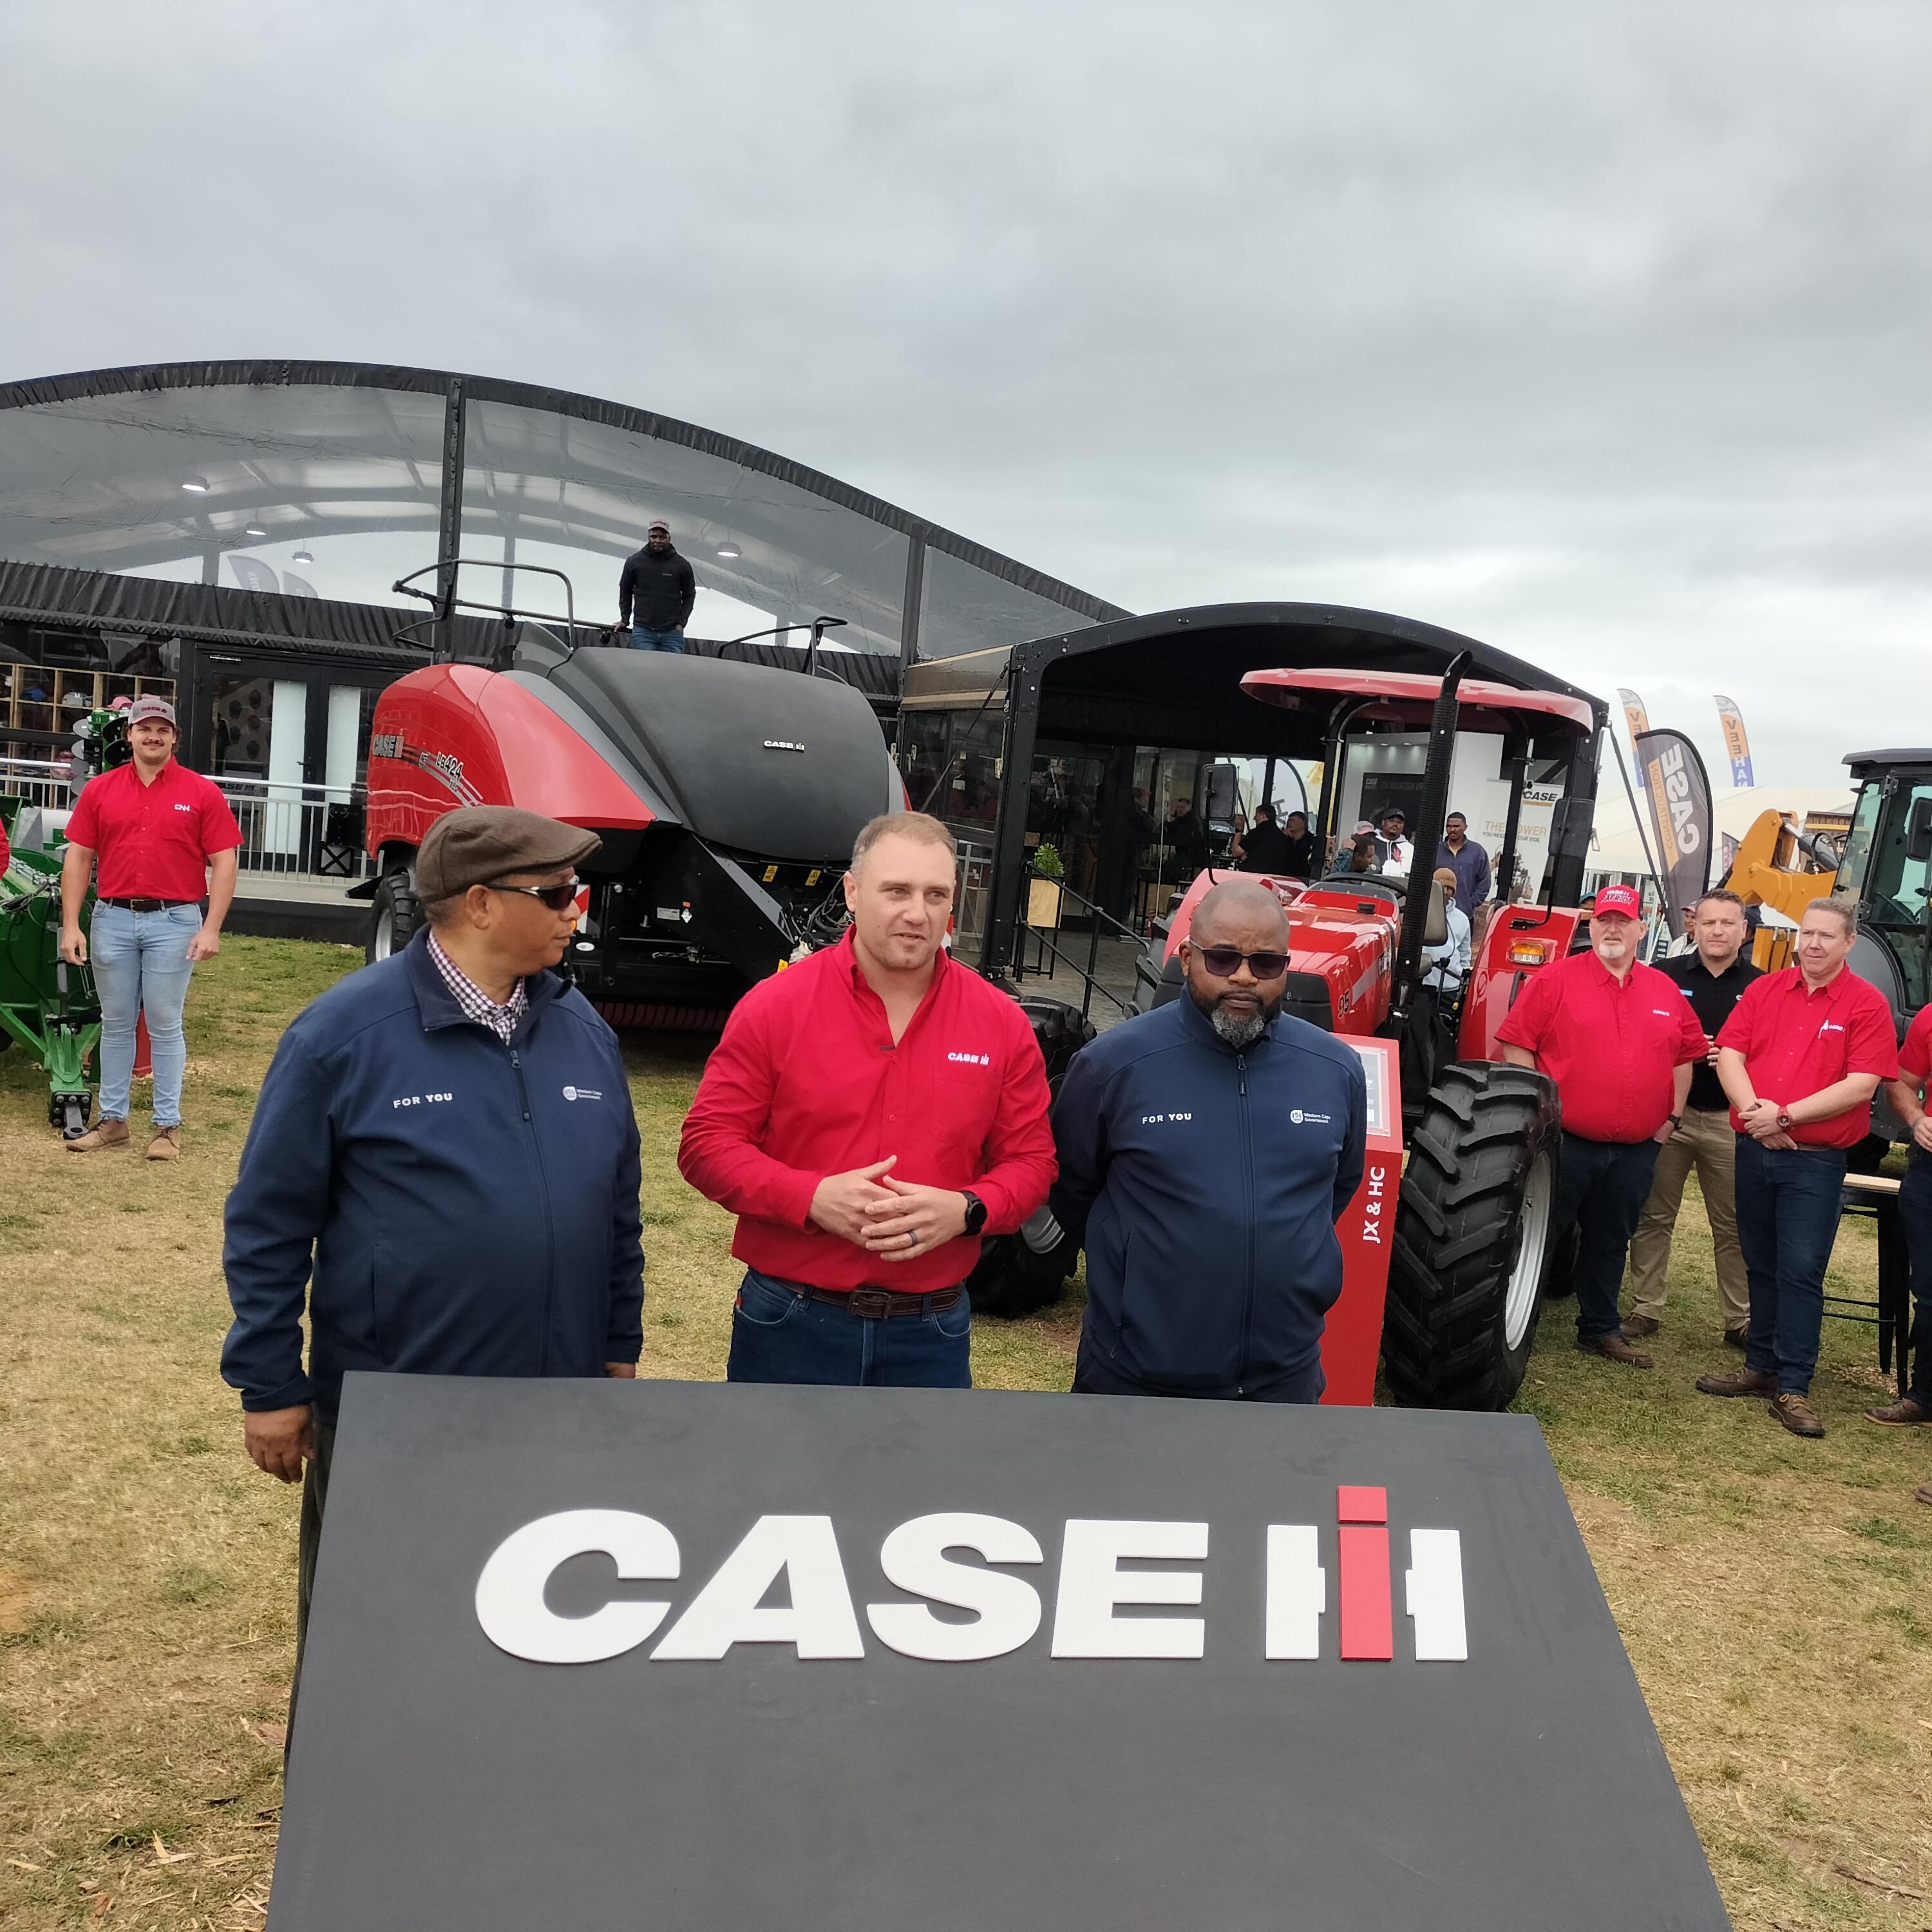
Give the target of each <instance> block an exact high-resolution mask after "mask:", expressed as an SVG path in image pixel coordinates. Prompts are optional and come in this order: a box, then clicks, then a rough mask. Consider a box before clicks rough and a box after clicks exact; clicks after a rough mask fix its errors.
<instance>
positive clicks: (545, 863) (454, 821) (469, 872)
mask: <svg viewBox="0 0 1932 1932" xmlns="http://www.w3.org/2000/svg"><path fill="white" fill-rule="evenodd" d="M603 842H604V841H603V840H602V839H601V838H598V835H596V833H595V832H586V831H585V830H584V829H583V827H582V826H580V825H563V824H559V823H558V821H557V820H556V819H554V818H546V817H544V815H543V814H542V813H541V812H538V811H519V810H518V809H517V807H516V806H514V805H463V806H461V807H460V808H458V810H456V811H446V812H445V813H444V814H443V816H442V817H440V818H439V819H438V820H437V821H436V823H434V825H432V826H431V827H430V829H429V830H428V832H426V833H425V834H424V835H423V842H422V850H420V851H419V852H418V853H417V854H416V892H417V894H418V895H419V897H421V898H425V899H447V898H455V896H456V895H457V894H458V892H467V891H468V890H469V888H470V887H471V886H491V885H494V884H496V883H497V881H498V880H502V879H507V878H508V877H510V876H511V874H512V873H515V872H553V871H556V870H557V868H559V866H563V865H575V864H576V863H577V861H578V860H579V859H587V858H589V856H590V855H591V853H593V852H594V851H595V850H597V848H598V846H600V845H601V844H603Z"/></svg>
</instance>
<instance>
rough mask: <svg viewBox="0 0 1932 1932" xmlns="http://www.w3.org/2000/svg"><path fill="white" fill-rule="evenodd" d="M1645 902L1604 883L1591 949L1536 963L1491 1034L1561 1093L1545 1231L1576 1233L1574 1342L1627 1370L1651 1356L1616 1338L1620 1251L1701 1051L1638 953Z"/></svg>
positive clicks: (1696, 1031) (1685, 1010)
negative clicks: (1557, 1156) (1558, 1159)
mask: <svg viewBox="0 0 1932 1932" xmlns="http://www.w3.org/2000/svg"><path fill="white" fill-rule="evenodd" d="M1642 910H1643V901H1641V900H1640V898H1638V897H1637V893H1636V892H1634V890H1633V889H1631V887H1630V886H1604V888H1603V889H1602V890H1601V891H1600V892H1598V895H1597V898H1596V904H1595V909H1594V910H1592V913H1591V914H1590V950H1589V952H1588V953H1572V954H1571V956H1569V957H1568V959H1562V960H1559V961H1558V962H1557V963H1556V965H1554V966H1546V967H1544V968H1543V969H1542V970H1541V971H1540V972H1538V974H1536V975H1535V977H1533V978H1532V980H1530V982H1529V985H1528V986H1526V988H1525V989H1523V997H1522V998H1521V999H1520V1000H1519V1001H1517V1003H1516V1005H1515V1006H1514V1008H1512V1009H1511V1013H1510V1016H1509V1017H1508V1019H1506V1020H1505V1021H1504V1022H1503V1024H1502V1028H1501V1029H1500V1030H1499V1032H1498V1034H1497V1035H1496V1037H1497V1038H1498V1040H1500V1041H1501V1042H1502V1046H1503V1052H1504V1057H1505V1058H1506V1059H1507V1060H1508V1061H1510V1063H1511V1064H1512V1065H1513V1066H1517V1067H1535V1068H1536V1069H1537V1070H1538V1071H1539V1072H1541V1073H1547V1074H1548V1075H1549V1076H1550V1079H1553V1081H1555V1082H1556V1092H1557V1097H1558V1098H1559V1100H1561V1101H1562V1103H1563V1157H1562V1172H1561V1173H1560V1174H1559V1176H1558V1178H1557V1184H1556V1203H1555V1205H1554V1206H1553V1208H1552V1209H1551V1211H1550V1238H1551V1239H1552V1240H1553V1241H1561V1240H1562V1238H1563V1237H1564V1236H1565V1235H1567V1234H1568V1232H1569V1231H1570V1230H1571V1228H1572V1227H1574V1228H1575V1229H1577V1232H1578V1234H1579V1235H1580V1247H1579V1250H1578V1253H1577V1273H1576V1283H1575V1285H1576V1289H1577V1347H1578V1348H1580V1349H1582V1350H1583V1352H1584V1353H1585V1354H1586V1355H1601V1356H1603V1357H1604V1359H1605V1360H1606V1361H1613V1362H1622V1363H1624V1364H1626V1365H1627V1366H1628V1367H1631V1368H1634V1369H1647V1368H1649V1367H1650V1366H1651V1359H1650V1358H1649V1356H1648V1355H1644V1354H1643V1353H1642V1352H1640V1351H1639V1350H1637V1349H1634V1348H1632V1347H1631V1345H1630V1343H1628V1341H1626V1340H1625V1339H1624V1335H1623V1323H1622V1319H1621V1318H1620V1317H1619V1315H1618V1313H1617V1295H1618V1292H1619V1289H1621V1288H1622V1285H1623V1276H1624V1256H1625V1253H1626V1252H1627V1251H1628V1249H1629V1247H1630V1239H1631V1235H1632V1234H1633V1233H1634V1232H1635V1231H1636V1228H1637V1217H1638V1216H1639V1215H1640V1214H1642V1213H1643V1204H1644V1202H1646V1200H1648V1199H1649V1197H1650V1187H1651V1181H1652V1178H1653V1177H1654V1176H1655V1172H1656V1169H1657V1152H1658V1148H1659V1147H1661V1145H1663V1143H1664V1142H1666V1141H1667V1140H1668V1139H1670V1136H1671V1134H1672V1133H1673V1132H1674V1131H1675V1130H1676V1127H1677V1124H1678V1123H1679V1121H1681V1120H1682V1118H1683V1115H1684V1103H1685V1095H1686V1094H1688V1093H1689V1092H1690V1091H1691V1069H1692V1067H1694V1066H1695V1065H1696V1064H1697V1062H1698V1061H1700V1060H1702V1059H1703V1057H1704V1053H1705V1045H1704V1035H1703V1031H1702V1030H1701V1029H1700V1028H1699V1026H1698V1025H1697V1018H1696V1016H1695V1015H1694V1014H1693V1013H1691V1010H1690V1007H1689V1004H1688V1002H1687V1001H1685V998H1684V996H1683V995H1682V993H1680V992H1679V991H1678V990H1677V989H1676V987H1675V986H1673V985H1672V984H1671V983H1670V980H1667V979H1666V978H1665V977H1664V975H1663V974H1661V973H1660V972H1658V970H1657V969H1656V968H1655V967H1654V966H1646V965H1643V964H1642V963H1641V962H1640V961H1639V960H1638V959H1637V946H1638V942H1639V941H1640V940H1641V939H1642V938H1643V926H1642V924H1641V923H1640V917H1639V915H1640V913H1641V912H1642Z"/></svg>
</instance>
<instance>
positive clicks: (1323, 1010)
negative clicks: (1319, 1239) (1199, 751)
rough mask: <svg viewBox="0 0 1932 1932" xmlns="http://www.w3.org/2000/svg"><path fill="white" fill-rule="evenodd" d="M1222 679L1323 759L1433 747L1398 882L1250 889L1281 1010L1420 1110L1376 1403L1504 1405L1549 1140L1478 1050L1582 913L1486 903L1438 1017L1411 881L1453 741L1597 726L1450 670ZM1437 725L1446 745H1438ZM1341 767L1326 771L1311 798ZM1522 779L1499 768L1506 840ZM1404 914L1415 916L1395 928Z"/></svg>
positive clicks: (1579, 940) (1568, 943) (1422, 872)
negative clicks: (1308, 721) (1369, 1044)
mask: <svg viewBox="0 0 1932 1932" xmlns="http://www.w3.org/2000/svg"><path fill="white" fill-rule="evenodd" d="M1241 683H1242V688H1243V689H1244V691H1247V692H1248V694H1250V696H1251V697H1255V698H1257V699H1259V700H1261V701H1262V703H1268V704H1274V705H1279V706H1282V707H1283V709H1288V710H1291V711H1299V712H1315V713H1318V714H1320V715H1323V716H1324V718H1325V719H1328V720H1333V719H1337V718H1342V720H1343V728H1342V730H1340V732H1339V733H1335V734H1334V736H1335V739H1336V740H1337V742H1336V752H1337V754H1338V755H1339V757H1340V759H1341V760H1346V759H1347V757H1349V753H1350V752H1351V751H1352V750H1354V751H1360V750H1361V749H1364V748H1367V747H1368V746H1370V745H1372V744H1373V737H1372V736H1371V735H1370V734H1371V733H1372V732H1373V731H1374V730H1377V729H1381V730H1386V729H1387V728H1388V727H1391V726H1395V727H1404V726H1406V727H1412V728H1414V727H1422V726H1425V725H1427V726H1430V727H1432V730H1433V736H1435V737H1436V739H1438V740H1439V742H1432V745H1431V746H1430V760H1429V763H1428V766H1427V770H1426V772H1425V777H1424V785H1423V790H1422V801H1421V806H1420V808H1419V811H1418V813H1417V814H1415V816H1416V817H1417V819H1418V822H1417V823H1415V825H1413V826H1412V828H1411V829H1412V834H1413V844H1414V847H1415V858H1414V861H1413V863H1412V867H1411V868H1410V870H1409V873H1408V874H1407V876H1406V877H1389V876H1387V875H1386V874H1383V873H1382V872H1379V871H1376V872H1370V873H1364V874H1356V875H1352V876H1350V877H1346V878H1336V877H1331V878H1327V879H1321V880H1313V881H1304V880H1287V879H1283V880H1271V881H1270V882H1269V883H1271V884H1272V885H1273V886H1274V888H1275V889H1276V891H1277V892H1278V893H1279V894H1280V896H1281V898H1282V900H1283V904H1284V907H1285V908H1286V912H1287V915H1288V920H1289V931H1290V933H1291V935H1292V965H1291V967H1290V971H1289V991H1288V998H1287V1001H1286V1005H1285V1007H1284V1009H1283V1010H1284V1011H1286V1012H1289V1013H1295V1014H1296V1015H1297V1016H1299V1017H1301V1018H1303V1019H1307V1020H1310V1021H1311V1022H1313V1024H1315V1025H1318V1026H1320V1027H1322V1028H1323V1029H1324V1030H1325V1031H1329V1032H1333V1033H1336V1034H1344V1035H1353V1036H1356V1037H1361V1038H1378V1037H1379V1038H1385V1039H1394V1040H1395V1041H1396V1042H1397V1044H1398V1047H1399V1050H1400V1064H1401V1068H1402V1074H1403V1091H1404V1093H1405V1094H1406V1095H1409V1096H1420V1097H1421V1098H1420V1100H1412V1101H1411V1103H1409V1106H1407V1107H1406V1109H1405V1113H1406V1120H1405V1128H1406V1133H1405V1139H1406V1142H1407V1144H1408V1148H1409V1162H1408V1164H1407V1166H1406V1170H1405V1172H1404V1173H1403V1181H1402V1188H1401V1192H1400V1196H1399V1197H1398V1201H1397V1214H1396V1231H1395V1241H1394V1247H1393V1249H1392V1250H1391V1258H1390V1268H1389V1279H1388V1299H1387V1304H1386V1307H1385V1316H1384V1322H1383V1328H1382V1364H1383V1369H1384V1372H1385V1374H1386V1376H1387V1377H1388V1383H1389V1386H1390V1388H1391V1392H1392V1393H1393V1394H1394V1395H1395V1397H1396V1398H1397V1400H1398V1401H1400V1402H1403V1403H1408V1404H1411V1405H1413V1406H1420V1407H1427V1408H1434V1409H1442V1408H1455V1409H1502V1408H1504V1407H1505V1406H1507V1405H1508V1403H1509V1401H1510V1400H1511V1397H1513V1396H1514V1394H1515V1393H1516V1391H1517V1388H1518V1387H1519V1386H1520V1384H1521V1382H1522V1381H1523V1371H1524V1369H1525V1367H1526V1365H1527V1364H1528V1361H1529V1352H1530V1349H1531V1346H1532V1343H1533V1342H1534V1341H1535V1335H1536V1326H1537V1319H1538V1315H1539V1313H1540V1312H1541V1306H1542V1301H1543V1297H1544V1294H1545V1292H1547V1290H1548V1289H1550V1287H1551V1286H1553V1285H1560V1276H1561V1274H1562V1273H1563V1272H1565V1271H1563V1270H1562V1269H1560V1268H1556V1267H1554V1266H1553V1265H1554V1264H1555V1263H1556V1262H1557V1259H1558V1257H1557V1256H1556V1251H1555V1247H1554V1244H1553V1243H1552V1241H1551V1239H1550V1235H1551V1229H1550V1209H1551V1207H1552V1205H1553V1202H1554V1199H1555V1195H1556V1172H1557V1163H1558V1161H1559V1158H1560V1148H1561V1139H1562V1135H1561V1122H1560V1118H1559V1111H1558V1108H1557V1104H1556V1091H1555V1088H1554V1087H1553V1085H1552V1083H1551V1082H1550V1081H1549V1080H1548V1079H1547V1078H1545V1077H1544V1076H1543V1075H1541V1074H1539V1073H1532V1072H1530V1071H1529V1070H1527V1069H1525V1068H1522V1067H1509V1066H1505V1065H1504V1064H1502V1048H1501V1047H1500V1046H1499V1045H1498V1043H1497V1040H1496V1034H1497V1030H1498V1029H1499V1028H1500V1027H1501V1025H1502V1022H1503V1019H1504V1017H1505V1015H1507V1014H1508V1011H1509V1010H1510V1007H1511V1005H1512V1004H1514V1002H1515V1001H1516V999H1517V997H1518V995H1520V993H1521V992H1522V989H1523V983H1524V981H1525V980H1526V979H1527V978H1528V977H1529V975H1531V974H1533V973H1535V972H1537V971H1539V970H1541V968H1544V967H1545V966H1547V965H1550V963H1551V962H1553V961H1555V960H1557V959H1562V957H1563V956H1565V954H1566V953H1568V952H1570V951H1571V950H1572V949H1573V948H1574V947H1577V946H1580V945H1581V944H1584V943H1585V941H1586V915H1585V914H1583V913H1581V912H1580V911H1578V910H1574V908H1565V907H1556V906H1550V905H1547V904H1529V905H1520V904H1507V903H1505V904H1497V905H1496V906H1495V907H1493V908H1492V909H1491V914H1490V916H1489V917H1488V918H1487V920H1486V922H1485V923H1484V927H1483V929H1482V932H1481V937H1480V939H1479V940H1478V943H1477V944H1476V945H1475V947H1474V949H1473V952H1472V960H1471V964H1470V970H1469V973H1468V974H1467V976H1466V978H1465V979H1464V980H1463V982H1462V983H1461V985H1460V986H1459V987H1458V988H1457V989H1455V992H1454V997H1453V998H1451V999H1449V1000H1448V1001H1444V1000H1442V999H1441V998H1438V997H1437V996H1436V995H1434V994H1433V992H1432V989H1430V988H1429V987H1428V986H1426V985H1425V984H1424V980H1423V975H1422V974H1421V971H1419V968H1420V966H1421V963H1422V962H1421V952H1422V949H1423V947H1424V946H1427V945H1431V944H1441V943H1442V941H1443V940H1444V938H1445V935H1446V932H1447V925H1446V918H1445V912H1446V908H1445V892H1444V888H1443V887H1442V886H1440V885H1438V884H1436V883H1434V882H1433V879H1432V877H1431V874H1433V872H1434V871H1435V870H1436V856H1437V851H1438V847H1439V843H1440V841H1441V838H1442V820H1443V817H1444V814H1445V810H1446V805H1445V797H1444V793H1445V789H1446V786H1447V782H1448V769H1449V763H1448V757H1446V756H1445V755H1444V754H1445V751H1447V750H1448V741H1449V739H1450V738H1451V736H1454V735H1456V734H1461V735H1464V736H1466V735H1468V734H1472V733H1488V734H1493V735H1495V736H1500V737H1502V738H1505V739H1517V740H1518V741H1519V742H1526V741H1529V740H1532V739H1533V740H1535V741H1536V742H1539V743H1540V744H1541V745H1543V746H1544V747H1545V748H1547V747H1548V746H1549V745H1550V743H1551V741H1552V740H1553V739H1560V738H1562V737H1565V736H1570V737H1573V738H1574V739H1576V740H1577V741H1578V742H1579V743H1580V744H1581V745H1589V744H1590V743H1591V742H1592V740H1593V739H1594V738H1595V733H1596V730H1597V725H1598V721H1597V718H1595V715H1594V712H1593V708H1592V705H1591V704H1590V703H1589V702H1588V701H1587V700H1584V699H1582V698H1579V697H1575V696H1573V695H1571V694H1567V693H1564V692H1560V691H1535V690H1520V689H1516V688H1511V687H1510V686H1508V685H1501V684H1497V683H1493V682H1487V681H1481V680H1478V679H1460V678H1458V677H1457V676H1456V675H1455V673H1454V667H1452V668H1451V673H1450V674H1449V675H1448V676H1443V677H1436V676H1427V675H1423V674H1418V673H1400V672H1389V671H1368V670H1325V669H1310V670H1262V671H1254V672H1251V673H1249V674H1248V675H1247V676H1246V677H1244V679H1242V681H1241ZM1444 712H1447V713H1448V717H1449V720H1450V721H1451V730H1450V731H1448V732H1444V731H1442V730H1441V729H1440V726H1441V724H1442V716H1441V714H1442V713H1444ZM1343 769H1346V766H1345V765H1344V766H1338V767H1334V768H1331V771H1330V772H1329V773H1328V788H1329V790H1330V791H1331V793H1333V792H1334V791H1335V790H1337V786H1338V784H1339V781H1340V777H1341V775H1342V771H1343ZM1523 782H1524V781H1523V775H1522V774H1521V773H1520V772H1519V773H1518V775H1517V778H1516V781H1515V784H1514V787H1513V789H1512V793H1511V801H1510V820H1511V829H1513V830H1514V829H1516V828H1517V826H1520V814H1521V810H1522V802H1523V801H1522V796H1521V793H1522V790H1523ZM1328 804H1329V801H1328V800H1327V799H1325V802H1324V810H1323V812H1322V814H1321V822H1322V823H1328V820H1329V818H1330V817H1331V816H1332V814H1331V812H1330V811H1329V810H1328ZM1511 842H1512V843H1514V841H1513V840H1512V841H1511ZM1346 847H1347V841H1346V838H1345V839H1344V840H1343V850H1346ZM1217 876H1220V875H1217V874H1215V873H1214V872H1212V871H1210V872H1205V873H1203V874H1202V875H1201V876H1200V877H1199V878H1197V879H1196V880H1195V881H1194V883H1193V885H1192V886H1190V888H1189V889H1188V890H1187V892H1186V893H1185V894H1184V895H1183V896H1182V898H1181V901H1180V903H1179V904H1178V906H1177V907H1175V910H1174V912H1173V913H1172V914H1171V915H1169V916H1168V917H1167V918H1166V919H1163V921H1161V922H1160V924H1159V927H1158V929H1157V932H1156V934H1155V936H1154V938H1153V939H1152V940H1151V941H1150V942H1149V945H1148V954H1147V957H1146V959H1145V961H1144V962H1142V979H1143V983H1144V986H1145V994H1146V997H1145V1000H1144V1001H1143V1004H1146V1005H1159V1004H1163V1003H1164V1002H1165V1001H1166V1000H1169V999H1172V998H1175V997H1178V994H1179V992H1180V961H1179V959H1178V947H1179V946H1180V943H1181V940H1182V938H1184V937H1185V936H1186V934H1187V928H1188V922H1189V919H1190V915H1191V913H1192V912H1193V907H1194V906H1195V904H1196V903H1197V902H1198V901H1199V899H1200V898H1202V895H1204V894H1205V892H1207V891H1208V889H1209V888H1210V887H1211V886H1212V885H1213V884H1214V881H1215V879H1216V877H1217ZM1412 904H1414V906H1415V912H1416V916H1406V915H1407V914H1408V913H1409V908H1410V907H1411V905H1412ZM1553 1274H1555V1275H1556V1276H1558V1277H1559V1283H1556V1284H1553V1280H1552V1277H1553Z"/></svg>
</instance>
